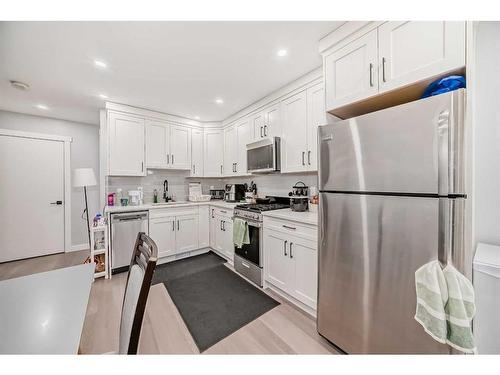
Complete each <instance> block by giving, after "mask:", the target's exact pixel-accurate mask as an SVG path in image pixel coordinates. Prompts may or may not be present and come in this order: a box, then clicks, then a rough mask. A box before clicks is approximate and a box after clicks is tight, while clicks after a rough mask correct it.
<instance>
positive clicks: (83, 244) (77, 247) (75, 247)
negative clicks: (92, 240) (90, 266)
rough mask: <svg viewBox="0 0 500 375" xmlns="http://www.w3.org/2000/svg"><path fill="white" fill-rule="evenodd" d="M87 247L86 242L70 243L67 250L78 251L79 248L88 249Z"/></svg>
mask: <svg viewBox="0 0 500 375" xmlns="http://www.w3.org/2000/svg"><path fill="white" fill-rule="evenodd" d="M88 249H89V244H88V243H81V244H78V245H71V249H69V250H68V251H67V252H72V251H80V250H88Z"/></svg>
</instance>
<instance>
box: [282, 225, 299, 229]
mask: <svg viewBox="0 0 500 375" xmlns="http://www.w3.org/2000/svg"><path fill="white" fill-rule="evenodd" d="M283 228H286V229H291V230H295V229H297V228H295V227H290V226H288V225H283Z"/></svg>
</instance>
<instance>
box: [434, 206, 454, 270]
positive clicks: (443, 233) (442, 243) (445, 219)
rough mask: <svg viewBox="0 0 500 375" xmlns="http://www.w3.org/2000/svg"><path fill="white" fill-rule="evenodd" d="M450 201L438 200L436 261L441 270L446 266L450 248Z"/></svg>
mask: <svg viewBox="0 0 500 375" xmlns="http://www.w3.org/2000/svg"><path fill="white" fill-rule="evenodd" d="M450 201H452V199H449V198H439V213H438V216H439V218H438V220H439V226H438V254H437V255H438V261H439V264H440V265H441V267H442V268H444V267H446V265H447V264H448V255H449V253H450V246H451V228H450V227H451V225H450V224H451V220H450V219H451V216H450V208H451V207H450V206H451V205H450Z"/></svg>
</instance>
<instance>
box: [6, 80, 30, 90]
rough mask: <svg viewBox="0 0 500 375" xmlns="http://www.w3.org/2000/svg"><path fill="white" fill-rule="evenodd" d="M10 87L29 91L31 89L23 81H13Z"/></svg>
mask: <svg viewBox="0 0 500 375" xmlns="http://www.w3.org/2000/svg"><path fill="white" fill-rule="evenodd" d="M10 85H11V86H12V87H14V88H15V89H18V90H23V91H27V90H29V89H30V85H28V84H27V83H24V82H21V81H14V80H11V81H10Z"/></svg>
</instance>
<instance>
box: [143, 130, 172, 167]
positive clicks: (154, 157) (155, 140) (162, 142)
mask: <svg viewBox="0 0 500 375" xmlns="http://www.w3.org/2000/svg"><path fill="white" fill-rule="evenodd" d="M169 130H170V127H169V125H168V123H166V122H162V121H155V120H147V121H146V167H148V168H168V166H169V161H170V149H169V144H170V139H169V138H170V132H169Z"/></svg>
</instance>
